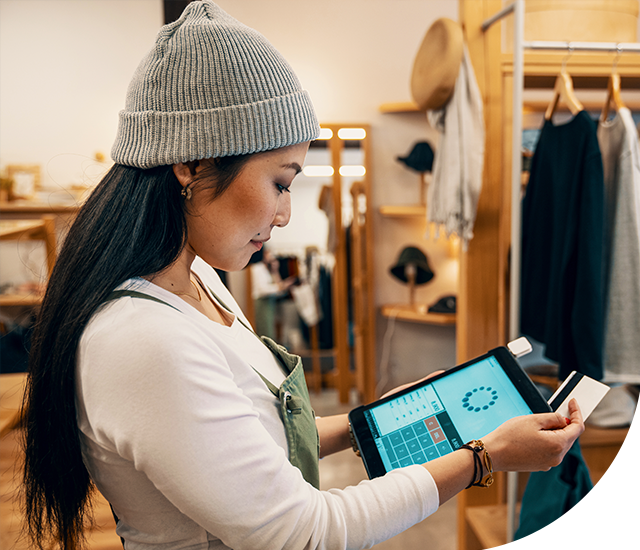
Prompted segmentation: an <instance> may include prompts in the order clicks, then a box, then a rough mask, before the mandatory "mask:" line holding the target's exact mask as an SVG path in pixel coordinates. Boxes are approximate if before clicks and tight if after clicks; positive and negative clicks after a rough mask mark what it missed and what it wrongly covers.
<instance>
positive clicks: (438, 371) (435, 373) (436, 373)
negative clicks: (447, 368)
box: [380, 370, 444, 399]
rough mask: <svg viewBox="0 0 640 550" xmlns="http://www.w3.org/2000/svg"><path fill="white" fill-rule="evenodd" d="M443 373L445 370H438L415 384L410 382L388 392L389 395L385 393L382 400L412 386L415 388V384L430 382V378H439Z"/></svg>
mask: <svg viewBox="0 0 640 550" xmlns="http://www.w3.org/2000/svg"><path fill="white" fill-rule="evenodd" d="M443 372H444V371H443V370H437V371H434V372H432V373H430V374H427V376H425V377H424V378H421V379H420V380H416V381H415V382H410V383H409V384H402V386H398V387H397V388H394V389H392V390H390V391H388V392H387V393H385V394H384V395H383V396H382V397H381V398H380V399H384V398H385V397H389V396H390V395H393V394H394V393H398V392H399V391H402V390H404V389H406V388H408V387H410V386H413V385H414V384H418V383H420V382H424V381H425V380H429V378H433V377H434V376H437V375H438V374H442V373H443Z"/></svg>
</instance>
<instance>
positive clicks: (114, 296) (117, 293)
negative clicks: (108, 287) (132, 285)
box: [105, 290, 182, 313]
mask: <svg viewBox="0 0 640 550" xmlns="http://www.w3.org/2000/svg"><path fill="white" fill-rule="evenodd" d="M124 296H128V297H129V298H142V299H143V300H150V301H151V302H158V303H159V304H164V305H165V306H169V307H171V308H173V309H175V310H176V311H180V310H179V309H178V308H177V307H174V306H172V305H171V304H168V303H167V302H165V301H164V300H160V298H156V297H155V296H149V294H145V293H144V292H138V291H136V290H114V291H113V292H112V293H111V294H109V296H107V299H106V300H105V302H109V301H111V300H117V299H118V298H122V297H124ZM181 313H182V312H181Z"/></svg>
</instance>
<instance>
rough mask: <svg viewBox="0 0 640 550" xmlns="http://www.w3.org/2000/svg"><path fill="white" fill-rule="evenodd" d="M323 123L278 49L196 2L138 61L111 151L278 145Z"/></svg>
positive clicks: (143, 160) (120, 154)
mask: <svg viewBox="0 0 640 550" xmlns="http://www.w3.org/2000/svg"><path fill="white" fill-rule="evenodd" d="M319 131H320V127H319V125H318V121H317V119H316V115H315V112H314V110H313V105H312V104H311V99H310V98H309V94H308V93H307V92H306V91H305V90H303V89H302V87H301V86H300V82H299V81H298V78H297V77H296V75H295V74H294V72H293V70H292V69H291V67H290V66H289V64H288V63H287V62H286V61H285V60H284V58H283V57H282V55H280V53H279V52H278V51H277V50H276V49H275V48H274V47H273V46H272V45H271V44H270V43H269V42H268V41H267V39H266V38H265V37H264V36H262V35H261V34H260V33H258V32H257V31H255V30H253V29H250V28H249V27H247V26H246V25H243V24H242V23H240V22H239V21H237V20H236V19H234V18H233V17H231V16H230V15H229V14H227V13H226V12H225V11H223V10H222V9H221V8H220V7H219V6H217V5H216V4H214V3H213V2H211V1H210V0H199V1H194V2H191V3H190V4H189V5H188V6H187V8H186V9H185V11H184V12H183V14H182V16H181V17H180V19H178V20H177V21H175V22H173V23H171V24H169V25H166V26H164V27H162V29H160V32H159V33H158V36H157V38H156V44H155V46H154V48H153V49H152V50H151V51H150V52H149V53H148V54H147V56H146V57H145V58H144V59H143V60H142V62H141V63H140V65H139V66H138V68H137V70H136V72H135V74H134V76H133V80H132V81H131V83H130V84H129V89H128V91H127V100H126V104H125V109H124V110H123V111H121V112H120V117H119V124H118V134H117V137H116V141H115V143H114V145H113V149H112V151H111V156H112V158H113V160H114V161H115V162H116V163H119V164H124V165H127V166H136V167H139V168H152V167H154V166H161V165H167V164H176V163H180V162H187V161H190V160H198V159H203V158H215V157H224V156H229V155H240V154H246V153H256V152H259V151H267V150H270V149H277V148H279V147H285V146H287V145H293V144H296V143H301V142H303V141H310V140H313V139H315V138H316V137H318V134H319Z"/></svg>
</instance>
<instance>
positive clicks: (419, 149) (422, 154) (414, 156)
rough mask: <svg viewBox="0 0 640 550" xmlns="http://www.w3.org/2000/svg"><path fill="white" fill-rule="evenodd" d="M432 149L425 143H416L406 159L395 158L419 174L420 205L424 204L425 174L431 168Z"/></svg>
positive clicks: (425, 201) (425, 191)
mask: <svg viewBox="0 0 640 550" xmlns="http://www.w3.org/2000/svg"><path fill="white" fill-rule="evenodd" d="M433 158H434V154H433V149H432V148H431V145H429V143H427V142H426V141H418V142H417V143H416V144H415V145H414V146H413V149H412V150H411V152H410V153H409V154H408V155H407V156H406V157H397V159H398V160H399V161H400V162H402V163H404V164H405V166H407V167H408V168H411V169H412V170H415V171H416V172H419V173H420V204H426V203H427V200H426V195H427V190H426V188H427V178H426V173H427V172H431V169H432V168H433Z"/></svg>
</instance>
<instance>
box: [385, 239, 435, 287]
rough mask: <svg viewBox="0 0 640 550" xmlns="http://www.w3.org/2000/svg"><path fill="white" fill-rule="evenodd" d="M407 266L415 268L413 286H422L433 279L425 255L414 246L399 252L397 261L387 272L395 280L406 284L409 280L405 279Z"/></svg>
mask: <svg viewBox="0 0 640 550" xmlns="http://www.w3.org/2000/svg"><path fill="white" fill-rule="evenodd" d="M409 264H413V265H415V266H416V280H415V284H417V285H422V284H424V283H428V282H429V281H430V280H431V279H433V277H434V273H433V271H431V267H429V261H428V260H427V256H426V254H425V253H424V252H422V250H420V249H419V248H416V247H415V246H407V247H406V248H405V249H404V250H403V251H402V252H400V256H399V257H398V261H397V262H396V264H395V265H394V266H392V267H391V268H390V269H389V271H390V272H391V274H392V275H393V276H394V277H396V278H397V279H400V280H401V281H403V282H405V283H408V282H409V278H408V277H407V273H406V269H405V268H406V266H407V265H409Z"/></svg>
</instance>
